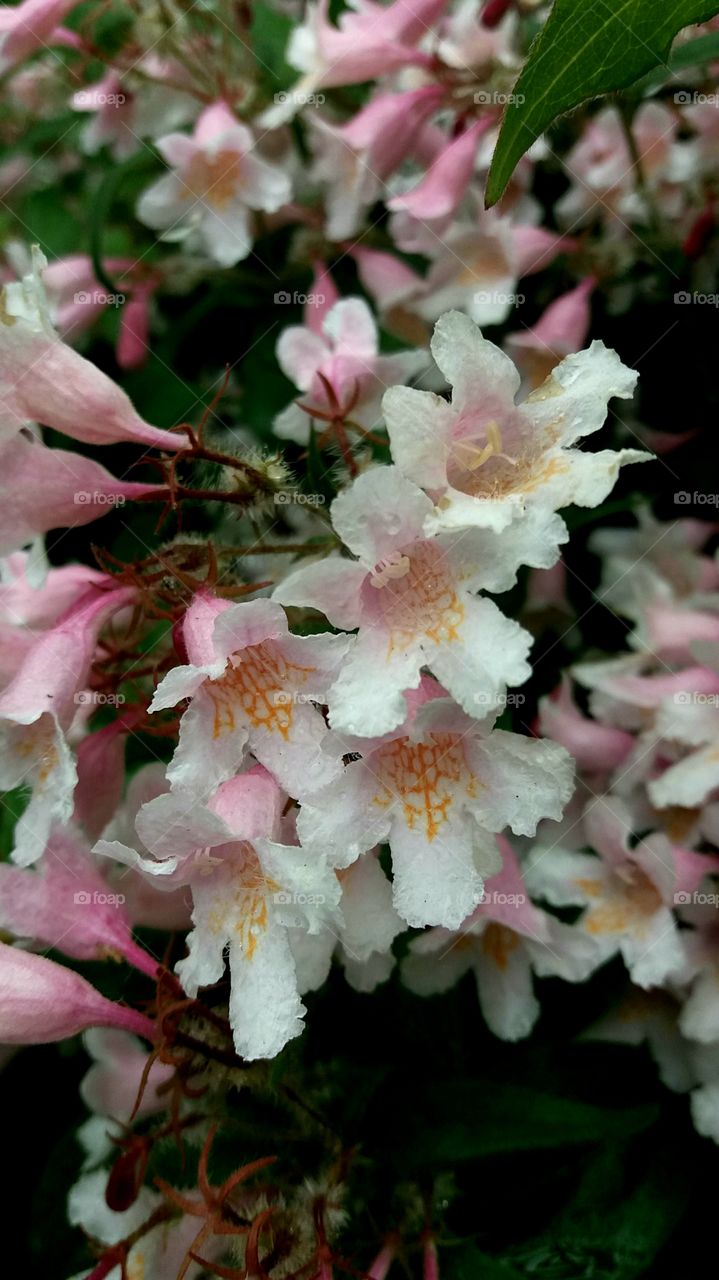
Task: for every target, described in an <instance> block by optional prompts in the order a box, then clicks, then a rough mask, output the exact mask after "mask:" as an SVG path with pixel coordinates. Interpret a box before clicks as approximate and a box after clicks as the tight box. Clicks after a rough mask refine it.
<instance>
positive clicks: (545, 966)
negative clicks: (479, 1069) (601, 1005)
mask: <svg viewBox="0 0 719 1280" xmlns="http://www.w3.org/2000/svg"><path fill="white" fill-rule="evenodd" d="M497 844H498V847H499V850H500V852H501V855H502V864H503V865H502V870H501V871H500V872H499V873H498V874H497V875H496V876H492V878H491V880H488V881H487V885H486V889H485V893H484V897H483V899H482V901H481V903H480V905H479V906H478V907H477V909H476V910H475V911H474V912H473V913H472V915H471V916H469V917H468V919H467V920H465V921H464V922H463V924H462V926H461V928H460V929H459V930H457V931H452V930H449V929H429V930H427V932H426V933H423V934H420V936H419V937H418V938H415V939H414V941H413V942H412V943H411V945H410V950H409V954H408V956H407V958H406V959H405V961H404V963H403V965H402V980H403V982H404V983H405V985H406V986H408V987H409V988H410V990H412V991H414V992H415V993H416V994H417V995H422V996H429V995H436V994H438V993H439V992H443V991H448V990H449V988H450V987H452V986H454V984H455V982H457V981H458V980H459V979H460V978H462V977H463V976H464V974H465V973H468V972H471V973H473V974H474V977H475V981H476V983H477V994H478V996H479V1003H480V1007H481V1010H482V1013H483V1015H484V1018H485V1021H486V1022H487V1025H488V1026H489V1028H490V1030H491V1031H493V1032H494V1034H495V1035H496V1036H500V1037H501V1038H502V1039H503V1040H520V1039H522V1037H524V1036H528V1035H529V1033H530V1031H531V1030H532V1027H533V1026H534V1024H535V1022H536V1020H537V1018H538V1017H539V1011H540V1006H539V1001H538V1000H537V998H536V996H535V994H534V989H533V981H532V974H533V973H536V974H537V976H538V977H549V976H552V977H560V978H563V979H564V980H565V981H566V982H583V981H584V980H585V979H586V978H587V977H588V976H589V974H590V973H591V972H592V970H593V969H595V968H596V967H597V965H598V964H600V963H601V962H602V960H603V959H604V956H603V954H602V952H601V950H600V949H599V947H598V946H597V945H596V944H595V943H594V941H593V939H591V938H590V937H588V936H587V934H586V933H583V932H582V931H581V930H579V929H573V928H572V927H571V926H570V925H567V924H562V923H561V922H560V921H559V920H556V919H555V918H554V916H551V915H549V913H548V912H546V911H542V910H540V908H539V907H535V905H534V903H533V902H531V901H530V899H529V893H528V890H527V888H526V885H525V884H524V881H523V879H522V873H521V871H520V868H519V864H518V862H517V858H516V855H515V853H514V850H513V849H512V847H511V845H510V844H509V842H508V841H507V840H504V839H502V838H501V837H499V838H498V840H497Z"/></svg>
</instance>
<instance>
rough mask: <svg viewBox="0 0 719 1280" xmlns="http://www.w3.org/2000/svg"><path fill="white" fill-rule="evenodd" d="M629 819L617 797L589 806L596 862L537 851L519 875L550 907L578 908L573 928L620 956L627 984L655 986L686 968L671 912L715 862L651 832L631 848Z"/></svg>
mask: <svg viewBox="0 0 719 1280" xmlns="http://www.w3.org/2000/svg"><path fill="white" fill-rule="evenodd" d="M632 826H633V823H632V818H631V814H630V812H629V810H628V809H627V807H626V806H625V805H624V803H623V802H622V801H621V800H620V799H618V798H617V797H615V796H609V795H607V796H601V797H599V798H598V799H596V800H595V801H590V803H589V805H588V806H587V809H586V811H585V815H584V830H585V834H586V839H587V843H588V844H589V845H591V846H592V847H593V848H594V849H596V850H597V853H598V855H599V856H596V857H595V856H592V855H590V854H585V853H574V852H568V851H567V850H566V849H561V848H558V847H552V848H544V849H542V848H537V849H535V850H534V851H533V852H532V855H531V857H530V861H529V863H528V865H527V867H526V870H525V879H526V881H527V884H528V885H529V888H530V891H531V892H532V894H533V895H536V896H539V897H543V898H545V899H546V901H547V902H549V903H550V904H551V905H553V906H570V905H572V906H583V907H584V908H585V911H584V913H583V915H582V917H581V919H580V920H579V921H577V924H576V925H575V926H574V927H575V928H581V929H583V930H584V931H585V933H587V934H588V935H589V936H590V937H592V938H594V939H596V941H597V943H598V944H599V945H600V946H602V947H603V948H604V954H605V957H607V956H610V955H613V954H615V953H616V952H619V953H620V954H621V955H622V957H623V959H624V963H625V964H626V966H627V969H628V970H629V973H630V976H631V978H632V981H633V982H636V984H637V986H640V987H653V986H659V985H660V984H661V983H662V982H664V981H665V980H666V979H667V978H668V977H670V976H671V975H677V974H678V973H679V972H680V971H681V970H682V968H683V966H684V964H685V953H684V949H683V946H682V940H681V935H680V933H679V930H678V928H677V923H676V919H675V917H674V912H673V908H674V906H675V904H676V903H677V902H683V901H686V900H687V898H688V897H690V896H691V894H692V893H693V892H694V891H695V890H696V889H697V887H698V886H699V885H700V884H701V882H702V880H703V879H704V877H705V876H706V875H707V874H708V873H709V872H712V871H716V869H717V867H718V866H719V859H716V858H710V857H707V856H706V855H704V854H700V853H694V852H692V851H691V850H689V849H683V848H681V847H680V846H678V845H672V844H670V842H669V840H667V839H666V837H664V836H662V835H660V834H658V833H654V834H651V835H649V836H647V837H646V838H645V839H643V840H640V841H639V842H638V844H636V845H635V846H634V847H631V844H630V836H631V833H632Z"/></svg>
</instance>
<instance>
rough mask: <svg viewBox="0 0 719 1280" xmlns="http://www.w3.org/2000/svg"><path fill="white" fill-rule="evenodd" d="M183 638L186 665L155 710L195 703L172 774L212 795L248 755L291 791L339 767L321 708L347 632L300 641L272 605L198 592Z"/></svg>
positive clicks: (166, 683)
mask: <svg viewBox="0 0 719 1280" xmlns="http://www.w3.org/2000/svg"><path fill="white" fill-rule="evenodd" d="M182 636H183V643H184V646H185V649H186V651H187V656H188V659H189V662H188V663H187V664H186V665H185V666H181V667H174V668H173V669H172V670H171V671H169V672H168V674H167V675H166V676H165V678H164V680H162V681H161V683H160V684H159V685H158V687H157V690H156V692H155V696H154V698H153V701H152V704H151V706H150V710H151V711H162V710H164V709H165V708H167V707H174V706H176V705H177V703H178V702H181V701H182V700H183V699H184V698H190V699H191V702H190V706H189V707H188V709H187V710H186V711H185V712H184V714H183V716H182V720H181V722H180V741H179V744H178V746H177V749H176V751H175V755H174V757H173V760H172V762H171V763H170V765H169V767H168V770H167V777H168V779H169V781H170V783H171V784H172V786H173V787H178V786H179V787H182V788H183V789H184V790H185V791H187V792H188V793H189V794H190V795H193V796H207V795H209V794H210V792H211V791H213V790H214V789H215V788H216V787H217V786H219V784H220V783H221V782H224V781H226V780H227V779H228V778H231V777H232V776H233V774H235V773H236V772H237V770H238V769H239V768H240V766H241V764H242V761H243V759H244V757H245V754H246V752H247V751H248V750H251V751H252V752H253V753H254V754H255V756H256V757H257V759H258V760H259V761H260V763H261V764H264V765H265V767H266V768H267V769H269V770H270V771H271V773H273V774H274V775H275V777H276V778H277V780H278V781H279V782H280V784H281V785H282V786H283V787H285V788H286V789H287V790H288V791H290V792H291V794H292V795H295V796H296V795H299V794H301V792H302V791H305V790H316V788H317V787H319V786H323V785H324V783H325V782H328V781H330V779H331V778H333V777H336V776H337V774H338V773H339V772H340V770H341V768H342V761H341V748H340V747H339V746H338V745H337V744H333V742H332V736H331V734H330V733H329V732H328V730H327V726H326V725H325V722H324V720H323V719H322V716H321V715H320V713H319V711H318V710H317V709H316V707H315V705H314V704H315V703H318V702H319V703H322V702H324V700H325V696H326V691H327V689H328V688H329V686H330V685H331V684H332V683H333V681H334V680H335V679H336V676H337V672H338V671H339V669H340V666H341V664H342V661H343V659H344V656H345V654H346V652H347V649H348V647H349V644H350V640H349V639H348V637H346V636H333V635H321V636H319V635H318V636H295V635H291V634H290V631H289V628H288V626H287V618H286V616H285V613H284V610H283V609H282V608H281V607H280V606H279V605H277V604H274V603H273V602H272V601H270V600H252V601H248V602H247V603H242V604H230V603H229V602H228V601H226V600H222V599H219V598H218V597H217V596H213V595H211V594H210V593H209V592H200V593H198V595H196V596H195V599H194V600H193V603H192V604H191V606H190V608H189V609H188V610H187V613H186V614H185V617H184V620H183V627H182Z"/></svg>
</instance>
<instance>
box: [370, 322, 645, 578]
mask: <svg viewBox="0 0 719 1280" xmlns="http://www.w3.org/2000/svg"><path fill="white" fill-rule="evenodd" d="M432 354H433V356H434V358H435V361H436V362H437V364H438V365H439V368H440V369H441V371H442V373H443V374H444V376H445V378H446V379H447V381H448V382H450V383H451V384H452V387H453V394H452V403H451V405H449V404H447V402H446V401H445V400H442V399H441V398H440V397H439V396H437V395H434V394H432V393H430V392H427V391H417V390H414V389H413V388H410V387H392V388H391V390H389V391H388V392H387V393H386V395H385V396H384V399H383V402H382V407H383V410H384V415H385V421H386V423H387V430H388V432H389V437H390V442H391V446H392V456H393V458H394V460H395V462H396V463H397V465H398V467H399V469H400V470H401V471H402V473H403V474H404V475H406V476H408V477H409V479H411V480H413V481H414V483H415V484H419V485H422V487H423V488H425V489H427V490H428V491H429V492H430V493H431V494H432V496H433V498H434V503H435V506H434V511H433V513H432V514H431V516H430V517H429V518H428V519H427V520H426V522H425V526H424V527H425V531H426V533H427V534H429V533H432V532H435V531H437V530H444V529H459V528H467V527H469V526H472V525H477V526H481V527H484V528H487V529H494V530H496V531H497V532H500V531H501V530H503V529H506V528H507V527H508V526H510V527H511V525H512V522H513V521H517V520H519V522H520V525H521V521H522V519H523V518H524V517H525V516H526V513H527V512H528V511H530V510H531V509H533V508H538V509H541V510H542V511H543V512H544V514H545V516H548V514H549V513H550V512H552V511H556V510H557V509H558V508H559V507H564V506H568V505H569V504H570V503H576V504H577V505H579V506H588V507H594V506H596V505H597V504H598V503H600V502H602V501H603V500H604V498H605V497H606V496H607V494H608V493H609V492H610V491H611V489H612V487H613V485H614V483H615V481H616V478H617V474H618V471H619V468H620V466H622V465H623V464H625V463H629V462H643V461H650V455H649V454H646V453H641V452H640V451H639V450H637V449H621V450H619V451H617V452H615V451H614V450H612V449H603V450H601V451H599V452H596V453H583V452H581V451H580V449H579V448H576V447H575V446H576V445H577V444H578V443H579V442H580V441H581V440H582V439H583V438H584V437H585V436H588V435H590V434H591V433H592V432H594V431H597V430H598V429H599V427H601V425H602V423H603V422H604V419H605V417H606V414H607V406H608V402H609V400H610V399H611V397H612V396H621V397H623V398H625V399H626V398H628V397H629V396H631V394H632V392H633V390H634V387H635V385H636V380H637V374H636V373H635V372H634V370H633V369H627V368H626V367H625V366H624V365H623V364H622V362H621V360H620V359H619V357H618V356H617V354H616V352H614V351H610V350H608V349H607V348H606V347H605V346H604V344H603V343H601V342H593V343H592V345H591V347H590V348H589V349H588V350H587V351H581V352H579V353H578V354H577V355H570V356H567V357H566V358H565V359H564V360H563V361H562V363H561V364H560V365H559V366H558V367H557V368H556V369H555V370H554V372H553V373H552V375H551V376H550V377H549V378H548V379H547V381H546V382H545V383H543V384H542V386H541V387H539V388H537V390H536V391H534V392H532V394H531V395H530V396H528V397H527V398H526V399H525V400H524V401H523V402H522V403H521V404H519V405H518V404H516V403H515V397H516V395H517V392H518V390H519V383H520V378H519V374H518V373H517V370H516V368H515V367H514V365H513V364H512V362H511V360H510V359H509V358H508V356H506V355H505V354H504V353H503V352H502V351H500V350H499V348H498V347H495V346H494V345H493V344H492V343H491V342H488V341H487V340H486V338H483V337H482V334H481V332H480V330H479V329H477V327H476V325H474V324H473V323H472V321H471V320H470V319H469V318H468V317H467V316H464V315H462V314H461V313H460V312H457V311H451V312H449V313H448V314H447V315H444V316H442V318H441V319H440V320H439V321H438V322H437V325H436V326H435V331H434V336H433V338H432ZM561 523H562V522H561V521H560V522H559V523H558V524H557V525H555V526H554V529H555V531H556V536H557V538H558V542H557V544H555V545H556V547H558V544H559V542H563V541H566V535H565V534H563V533H562V532H560V528H559V525H561ZM555 559H556V551H555V554H554V556H553V557H550V558H547V559H546V560H545V561H544V563H542V564H538V563H537V562H536V561H535V562H534V563H535V567H538V568H548V567H550V566H551V564H552V563H553V562H554V560H555Z"/></svg>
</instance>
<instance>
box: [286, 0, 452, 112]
mask: <svg viewBox="0 0 719 1280" xmlns="http://www.w3.org/2000/svg"><path fill="white" fill-rule="evenodd" d="M446 6H447V0H394V2H393V3H391V4H386V5H385V4H377V3H375V2H374V0H356V3H354V4H353V6H352V9H351V10H345V11H344V12H343V13H342V14H341V15H340V18H339V22H338V24H337V26H335V24H334V23H333V22H332V21H331V19H330V16H329V0H317V3H311V4H309V5H308V6H307V17H306V19H305V21H304V22H303V23H302V24H300V25H299V26H296V27H295V29H294V30H293V32H292V36H291V38H290V42H289V44H288V46H287V52H286V58H287V61H288V62H289V64H290V66H292V67H296V68H297V70H298V71H301V72H302V73H303V75H302V77H301V79H300V80H299V81H298V82H297V84H296V85H295V86H294V88H293V89H290V90H289V91H288V92H287V93H286V94H285V95H283V101H282V103H281V104H280V105H279V106H275V107H273V108H270V110H269V111H267V112H265V114H264V117H263V123H265V124H266V125H268V126H272V125H275V124H279V123H281V122H282V121H283V120H286V119H287V118H288V117H289V116H291V115H293V114H294V112H295V110H297V107H298V106H299V105H301V103H302V101H303V100H304V99H306V97H307V95H308V94H310V93H312V92H313V91H314V90H315V89H320V88H334V87H336V86H338V85H345V84H361V83H362V81H363V80H375V79H377V78H378V77H379V76H382V75H385V74H387V73H388V72H391V71H395V70H397V69H398V68H399V67H403V66H409V65H411V64H412V63H417V64H420V65H422V64H429V62H430V58H429V55H428V54H426V53H423V52H421V51H419V50H418V49H416V48H415V47H414V46H416V45H417V44H418V43H419V42H420V40H422V39H423V38H424V37H425V35H427V34H428V32H429V31H430V29H431V27H432V25H433V24H434V23H435V22H436V21H437V19H438V18H439V16H440V15H441V13H442V11H443V10H444V9H445V8H446Z"/></svg>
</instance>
